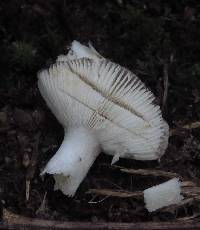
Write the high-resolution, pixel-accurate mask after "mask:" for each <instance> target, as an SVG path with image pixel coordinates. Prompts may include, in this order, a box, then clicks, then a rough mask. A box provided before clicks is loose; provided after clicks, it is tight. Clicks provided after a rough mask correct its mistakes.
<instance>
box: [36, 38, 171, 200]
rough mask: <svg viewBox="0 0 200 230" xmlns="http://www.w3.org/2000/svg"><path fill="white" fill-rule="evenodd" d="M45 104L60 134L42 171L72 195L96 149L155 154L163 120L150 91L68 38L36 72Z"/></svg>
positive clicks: (164, 138)
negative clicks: (59, 53) (51, 60)
mask: <svg viewBox="0 0 200 230" xmlns="http://www.w3.org/2000/svg"><path fill="white" fill-rule="evenodd" d="M38 79H39V80H38V86H39V89H40V92H41V94H42V96H43V97H44V99H45V101H46V103H47V105H48V106H49V108H50V109H51V111H52V112H53V114H54V115H55V116H56V118H57V119H58V121H59V122H60V123H61V124H62V125H63V127H64V133H65V136H64V139H63V142H62V144H61V146H60V148H59V150H58V151H57V152H56V154H55V155H54V156H53V157H52V159H51V160H50V161H49V162H48V164H47V166H46V168H45V169H44V171H43V172H42V173H43V174H44V173H49V174H53V175H54V178H55V181H56V183H55V189H60V190H61V191H62V192H63V193H64V194H65V195H68V196H73V195H74V194H75V192H76V190H77V188H78V187H79V185H80V183H81V182H82V180H83V179H84V177H85V176H86V174H87V172H88V170H89V168H90V167H91V165H92V164H93V162H94V161H95V159H96V157H97V156H98V154H99V153H100V151H104V152H105V153H107V154H110V155H113V161H112V163H115V162H116V161H117V160H118V159H119V158H120V157H123V158H131V159H137V160H155V159H158V158H160V157H161V156H162V155H163V154H164V152H165V149H166V147H167V143H168V125H167V124H166V122H165V121H164V120H163V118H162V115H161V111H160V108H159V106H157V105H155V104H154V99H155V98H154V96H153V94H152V93H151V92H150V91H149V90H148V89H147V87H146V86H145V85H144V84H143V83H142V82H141V81H140V80H139V78H138V77H137V76H136V75H134V74H133V73H132V72H130V71H129V70H127V69H126V68H124V67H121V66H120V65H118V64H115V63H113V62H111V61H110V60H108V59H105V58H103V57H102V56H101V55H100V54H98V53H97V51H96V50H95V49H94V48H91V46H90V47H86V46H83V45H81V44H80V43H79V42H77V41H74V42H73V43H72V46H71V49H70V50H69V53H68V54H67V55H66V56H63V55H62V56H59V57H58V59H57V62H56V63H55V64H54V65H53V66H51V67H50V68H49V69H47V70H42V71H41V72H39V74H38Z"/></svg>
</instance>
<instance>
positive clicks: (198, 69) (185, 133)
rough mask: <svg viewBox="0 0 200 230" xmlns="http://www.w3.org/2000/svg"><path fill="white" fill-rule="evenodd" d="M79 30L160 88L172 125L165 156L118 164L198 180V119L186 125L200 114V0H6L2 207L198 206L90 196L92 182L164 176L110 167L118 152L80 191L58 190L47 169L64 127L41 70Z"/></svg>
mask: <svg viewBox="0 0 200 230" xmlns="http://www.w3.org/2000/svg"><path fill="white" fill-rule="evenodd" d="M74 39H76V40H78V41H80V42H82V43H84V44H87V42H88V41H91V42H92V44H93V45H94V47H95V48H96V49H97V51H98V52H99V53H101V54H102V55H103V56H105V57H107V58H109V59H111V60H113V61H114V62H117V63H119V64H121V65H123V66H125V67H127V68H129V69H130V70H132V71H133V72H134V73H136V74H137V75H138V76H139V77H140V78H141V79H142V80H143V81H144V82H145V83H146V84H147V86H148V87H149V88H151V90H152V91H153V92H154V94H155V95H156V97H157V102H158V103H159V104H160V105H161V107H162V110H163V116H164V117H165V119H166V120H167V121H168V123H169V125H170V128H171V129H173V135H172V136H171V137H170V141H169V142H170V143H169V148H168V150H167V152H166V154H165V156H164V157H163V158H162V159H161V162H160V163H159V162H137V161H132V160H131V161H130V160H129V161H128V160H120V161H119V162H118V164H119V165H121V166H125V167H130V168H131V167H132V168H153V169H162V170H168V171H172V172H177V173H179V174H180V175H181V176H182V177H183V178H184V179H186V180H190V181H194V182H195V183H197V184H198V183H199V176H200V167H199V164H200V132H199V131H200V130H199V126H198V125H197V126H198V127H196V128H191V127H190V126H189V128H184V125H188V124H191V123H194V122H198V121H200V3H199V1H186V0H180V1H174V0H168V1H161V0H160V1H158V0H156V1H148V0H140V1H139V0H138V1H137V0H132V1H128V0H127V1H123V0H118V1H117V0H115V1H114V0H113V1H103V0H101V1H97V0H93V1H92V0H91V1H89V0H85V1H76V0H75V1H72V0H71V1H67V0H66V1H64V0H62V1H61V0H57V1H56V0H49V1H42V0H32V1H31V0H29V1H25V0H12V1H11V0H1V1H0V70H1V71H0V199H1V203H2V206H4V208H6V209H8V210H10V211H12V212H14V213H17V214H20V215H26V216H33V217H40V218H47V219H59V220H75V221H76V220H83V221H86V220H87V221H116V222H118V221H119V222H121V221H128V222H132V221H134V222H135V221H149V220H153V221H154V220H155V221H157V220H171V219H173V220H174V219H176V218H179V217H185V216H191V215H194V214H195V213H198V212H199V204H198V202H195V203H191V204H189V205H187V206H184V207H181V208H177V207H175V208H174V209H171V210H170V211H169V210H168V211H163V212H162V211H159V212H157V213H153V214H149V213H147V211H146V210H145V209H144V204H143V202H142V201H141V200H137V199H120V198H107V199H106V200H105V201H102V202H99V203H97V204H90V203H88V202H89V201H90V200H91V199H92V198H94V197H93V196H92V195H88V194H86V191H87V190H88V189H90V188H111V189H116V188H119V187H120V188H121V189H125V190H129V191H130V190H131V191H136V190H142V189H145V188H147V187H149V186H152V185H154V184H158V183H159V182H161V181H163V179H162V178H155V177H148V176H147V177H141V176H134V177H133V176H130V175H125V174H122V173H120V172H119V170H117V169H112V168H111V167H109V164H110V161H111V158H110V157H108V156H105V155H103V154H102V155H101V156H100V157H99V158H98V159H97V161H96V163H95V165H94V166H93V167H92V169H91V170H90V172H89V175H88V176H87V178H86V179H85V180H84V182H83V183H82V185H81V186H80V188H79V190H78V192H77V194H76V196H75V198H73V199H72V198H67V197H65V196H63V195H62V194H61V192H59V191H57V192H54V191H53V183H54V182H53V179H52V178H51V177H48V176H47V177H46V178H44V180H42V179H41V178H40V176H39V173H40V171H41V169H42V168H43V166H44V165H45V163H46V162H47V160H48V159H49V158H50V157H51V156H52V154H53V153H55V151H56V149H57V148H58V146H59V144H60V143H61V141H62V135H63V133H62V128H61V126H60V125H59V124H58V122H57V121H56V120H55V118H54V117H53V115H52V114H51V112H50V111H49V110H48V108H47V107H46V105H45V103H44V101H43V99H42V97H41V95H40V93H39V91H38V88H37V72H38V71H39V70H40V69H41V68H45V67H48V66H49V65H51V64H52V63H53V62H54V61H55V59H56V57H57V56H58V55H59V54H62V53H66V52H67V47H69V45H70V43H71V42H72V41H73V40H74ZM167 76H168V81H169V83H168V84H167V85H166V82H167ZM164 94H165V95H166V96H164V99H163V95H164ZM195 124H196V123H195ZM37 155H38V156H37ZM32 162H34V166H33V167H32V166H31V163H32ZM27 178H31V187H30V197H29V201H26V198H25V190H26V184H25V183H26V180H27ZM45 194H46V195H45ZM101 199H102V197H97V200H101ZM42 201H43V203H45V204H44V205H43V206H41V203H42ZM44 201H45V202H44Z"/></svg>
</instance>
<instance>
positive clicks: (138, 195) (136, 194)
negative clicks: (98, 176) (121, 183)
mask: <svg viewBox="0 0 200 230" xmlns="http://www.w3.org/2000/svg"><path fill="white" fill-rule="evenodd" d="M87 193H92V194H97V195H102V196H109V197H120V198H129V197H131V198H141V197H142V196H143V192H141V191H137V192H129V191H123V190H112V189H90V190H89V191H88V192H87Z"/></svg>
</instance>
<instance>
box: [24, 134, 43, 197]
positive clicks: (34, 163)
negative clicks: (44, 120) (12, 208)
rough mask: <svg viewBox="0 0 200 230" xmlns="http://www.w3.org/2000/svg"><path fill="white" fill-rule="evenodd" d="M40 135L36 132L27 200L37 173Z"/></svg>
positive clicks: (27, 178) (27, 174)
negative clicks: (32, 180)
mask: <svg viewBox="0 0 200 230" xmlns="http://www.w3.org/2000/svg"><path fill="white" fill-rule="evenodd" d="M40 135H41V134H40V132H38V133H37V134H36V137H35V143H34V147H33V153H32V156H31V162H30V165H29V167H28V169H27V173H26V200H27V201H28V200H29V194H30V187H31V179H32V178H33V176H34V174H35V168H36V163H37V158H38V155H39V151H38V146H39V141H40Z"/></svg>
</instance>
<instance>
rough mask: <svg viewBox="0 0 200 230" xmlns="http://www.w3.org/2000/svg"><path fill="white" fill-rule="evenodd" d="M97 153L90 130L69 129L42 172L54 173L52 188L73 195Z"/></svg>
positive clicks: (98, 151) (80, 128)
mask: <svg viewBox="0 0 200 230" xmlns="http://www.w3.org/2000/svg"><path fill="white" fill-rule="evenodd" d="M99 153H100V148H99V143H98V141H97V139H96V136H95V135H94V133H93V132H92V131H91V130H89V129H87V128H83V127H79V128H73V129H69V130H68V131H67V132H65V137H64V140H63V142H62V144H61V146H60V148H59V149H58V151H57V152H56V154H55V155H54V156H53V157H52V158H51V160H50V161H49V162H48V164H47V166H46V167H45V169H44V171H43V172H42V174H44V173H49V174H54V179H55V186H54V189H55V190H57V189H60V190H61V191H62V192H63V193H64V194H65V195H68V196H73V195H74V194H75V192H76V190H77V189H78V187H79V185H80V183H81V182H82V180H83V179H84V177H85V176H86V174H87V172H88V170H89V169H90V167H91V166H92V164H93V162H94V161H95V159H96V157H97V156H98V154H99Z"/></svg>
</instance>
